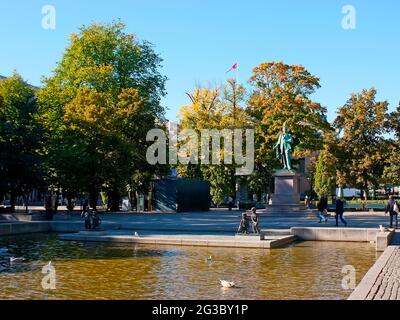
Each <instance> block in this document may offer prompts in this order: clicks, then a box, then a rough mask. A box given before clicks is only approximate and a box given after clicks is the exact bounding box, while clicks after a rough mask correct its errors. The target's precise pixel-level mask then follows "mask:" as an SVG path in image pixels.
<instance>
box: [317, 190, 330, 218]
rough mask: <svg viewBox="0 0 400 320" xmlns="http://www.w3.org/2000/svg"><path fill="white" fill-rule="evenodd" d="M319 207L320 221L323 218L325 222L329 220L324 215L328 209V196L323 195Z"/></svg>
mask: <svg viewBox="0 0 400 320" xmlns="http://www.w3.org/2000/svg"><path fill="white" fill-rule="evenodd" d="M317 209H318V216H319V223H321V222H322V221H323V220H324V221H325V223H327V222H328V218H327V217H325V216H324V213H325V210H327V209H328V198H327V197H325V196H322V197H321V198H320V199H319V201H318V205H317Z"/></svg>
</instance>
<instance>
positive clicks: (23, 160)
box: [0, 73, 42, 200]
mask: <svg viewBox="0 0 400 320" xmlns="http://www.w3.org/2000/svg"><path fill="white" fill-rule="evenodd" d="M36 111H37V103H36V98H35V91H34V89H33V88H32V87H31V86H29V85H28V84H27V83H26V82H25V81H24V80H23V79H22V78H21V76H20V75H18V74H17V73H14V74H13V76H12V77H10V78H8V79H5V80H1V81H0V177H1V179H0V199H1V198H2V197H3V196H4V195H5V194H10V195H11V198H12V200H14V199H15V197H17V196H20V195H23V194H26V193H29V192H30V191H31V190H32V188H34V187H39V186H40V184H41V179H40V170H39V162H40V156H39V153H38V149H39V148H40V145H41V142H42V130H41V127H40V125H39V124H38V123H37V121H36V120H35V117H34V115H35V113H36Z"/></svg>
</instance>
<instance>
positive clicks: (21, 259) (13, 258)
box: [10, 257, 25, 262]
mask: <svg viewBox="0 0 400 320" xmlns="http://www.w3.org/2000/svg"><path fill="white" fill-rule="evenodd" d="M22 261H25V258H15V257H11V258H10V262H22Z"/></svg>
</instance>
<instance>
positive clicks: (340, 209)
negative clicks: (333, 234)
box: [335, 198, 347, 227]
mask: <svg viewBox="0 0 400 320" xmlns="http://www.w3.org/2000/svg"><path fill="white" fill-rule="evenodd" d="M343 213H344V203H343V201H342V199H340V198H337V199H336V202H335V220H336V227H338V226H339V218H340V221H342V223H343V224H344V225H345V227H347V222H346V220H344V218H343Z"/></svg>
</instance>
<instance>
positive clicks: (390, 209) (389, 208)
mask: <svg viewBox="0 0 400 320" xmlns="http://www.w3.org/2000/svg"><path fill="white" fill-rule="evenodd" d="M387 213H389V215H390V228H393V220H394V221H395V222H396V229H398V227H399V219H398V216H399V205H398V204H397V202H396V201H395V200H394V199H393V196H390V197H389V200H388V202H387V204H386V207H385V214H387Z"/></svg>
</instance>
